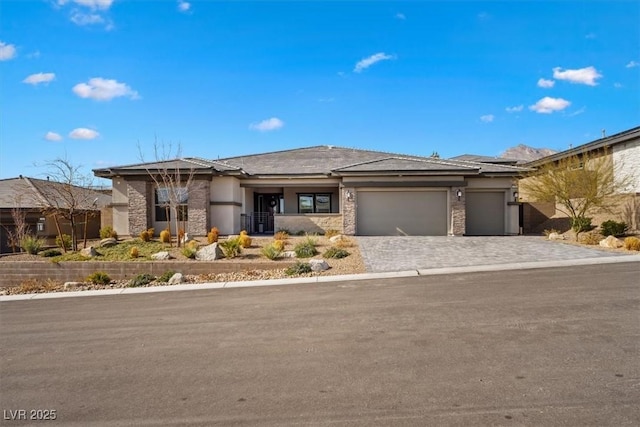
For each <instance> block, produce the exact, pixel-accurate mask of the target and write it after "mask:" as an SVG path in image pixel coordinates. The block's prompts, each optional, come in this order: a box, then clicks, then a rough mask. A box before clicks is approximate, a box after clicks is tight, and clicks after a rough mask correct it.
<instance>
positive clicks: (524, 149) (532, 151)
mask: <svg viewBox="0 0 640 427" xmlns="http://www.w3.org/2000/svg"><path fill="white" fill-rule="evenodd" d="M555 153H557V151H556V150H552V149H550V148H533V147H529V146H528V145H524V144H518V145H516V146H515V147H511V148H507V149H506V150H505V151H503V152H502V154H500V157H503V158H505V159H517V160H524V161H527V162H530V161H533V160H538V159H540V158H542V157H546V156H550V155H552V154H555Z"/></svg>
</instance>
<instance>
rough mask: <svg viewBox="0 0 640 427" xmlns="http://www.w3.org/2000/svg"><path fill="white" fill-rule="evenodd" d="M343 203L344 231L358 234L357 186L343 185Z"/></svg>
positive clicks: (347, 233)
mask: <svg viewBox="0 0 640 427" xmlns="http://www.w3.org/2000/svg"><path fill="white" fill-rule="evenodd" d="M340 197H341V201H342V203H341V205H342V233H343V234H346V235H349V236H353V235H355V234H356V204H357V203H356V201H357V193H356V190H355V188H350V187H343V188H342V191H341V194H340Z"/></svg>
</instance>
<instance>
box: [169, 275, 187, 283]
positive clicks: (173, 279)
mask: <svg viewBox="0 0 640 427" xmlns="http://www.w3.org/2000/svg"><path fill="white" fill-rule="evenodd" d="M183 281H184V276H183V275H182V273H176V274H174V275H173V276H171V279H169V284H170V285H179V284H180V283H182V282H183Z"/></svg>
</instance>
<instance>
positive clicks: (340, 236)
mask: <svg viewBox="0 0 640 427" xmlns="http://www.w3.org/2000/svg"><path fill="white" fill-rule="evenodd" d="M342 239H344V235H342V234H337V235H335V236H331V237H329V241H330V242H331V243H336V242H339V241H340V240H342Z"/></svg>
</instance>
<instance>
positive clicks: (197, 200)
mask: <svg viewBox="0 0 640 427" xmlns="http://www.w3.org/2000/svg"><path fill="white" fill-rule="evenodd" d="M210 187H211V182H210V181H205V180H194V181H192V182H191V187H190V188H189V201H188V209H189V224H188V227H187V230H188V231H187V232H188V233H189V234H191V235H192V236H206V235H207V232H208V231H209V209H210V206H209V190H210Z"/></svg>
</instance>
